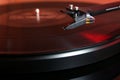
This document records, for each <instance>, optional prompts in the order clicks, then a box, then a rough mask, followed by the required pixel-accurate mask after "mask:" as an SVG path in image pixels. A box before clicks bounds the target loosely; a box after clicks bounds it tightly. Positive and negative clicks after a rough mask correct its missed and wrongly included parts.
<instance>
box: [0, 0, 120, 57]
mask: <svg viewBox="0 0 120 80" xmlns="http://www.w3.org/2000/svg"><path fill="white" fill-rule="evenodd" d="M47 4H49V5H47ZM69 4H70V3H64V2H59V3H55V2H53V3H52V2H50V3H49V2H48V3H47V2H45V3H44V2H43V3H23V4H22V3H21V4H12V5H7V7H8V8H6V7H5V6H0V9H1V10H2V12H0V32H1V33H0V54H15V55H16V54H34V53H39V54H40V53H41V54H42V53H52V52H59V51H62V52H64V51H70V50H75V49H81V48H85V47H89V46H95V45H97V44H99V43H101V42H104V41H106V40H109V39H110V38H112V37H114V36H116V35H119V34H120V23H119V22H120V16H119V13H120V10H118V11H113V12H110V13H106V14H103V15H99V16H96V17H95V18H96V22H95V23H94V24H90V25H85V26H81V27H79V28H77V29H74V30H68V31H66V30H64V29H63V27H65V26H68V25H69V24H71V23H72V22H73V19H72V18H71V17H70V16H68V15H67V14H64V13H61V12H60V10H63V9H64V8H65V7H66V6H68V5H69ZM73 4H75V5H78V6H80V7H81V9H83V10H87V9H89V8H90V6H91V5H92V6H93V4H88V3H80V4H78V3H73ZM31 5H33V6H34V7H33V6H31ZM94 6H96V5H95V4H94ZM36 8H39V9H40V22H37V21H36V13H35V9H36Z"/></svg>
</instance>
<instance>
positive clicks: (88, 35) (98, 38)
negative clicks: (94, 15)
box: [81, 32, 110, 43]
mask: <svg viewBox="0 0 120 80" xmlns="http://www.w3.org/2000/svg"><path fill="white" fill-rule="evenodd" d="M81 35H82V36H84V37H85V38H87V39H89V40H91V41H93V42H96V43H98V42H102V41H105V40H107V39H108V38H110V36H108V35H105V34H99V33H86V32H85V33H82V34H81Z"/></svg>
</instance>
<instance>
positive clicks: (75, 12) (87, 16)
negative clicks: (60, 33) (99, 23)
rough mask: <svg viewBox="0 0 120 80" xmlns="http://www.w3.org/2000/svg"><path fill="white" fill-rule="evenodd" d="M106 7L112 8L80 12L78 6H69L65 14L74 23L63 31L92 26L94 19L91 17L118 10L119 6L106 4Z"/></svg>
mask: <svg viewBox="0 0 120 80" xmlns="http://www.w3.org/2000/svg"><path fill="white" fill-rule="evenodd" d="M106 5H113V7H109V8H106V9H102V10H97V11H89V12H84V11H82V10H79V7H78V6H75V7H74V6H73V5H70V8H66V10H67V11H66V12H65V13H67V14H68V15H70V16H71V17H72V18H73V19H74V23H72V24H70V25H68V26H67V27H65V28H64V30H70V29H74V28H77V27H80V26H82V25H85V24H92V23H94V22H95V18H94V17H93V16H96V15H100V14H103V13H107V12H111V11H115V10H120V5H119V4H118V3H113V4H106ZM115 5H116V6H115Z"/></svg>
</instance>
